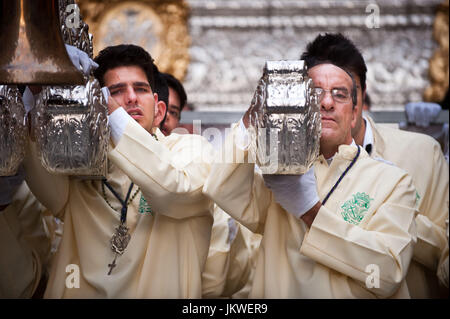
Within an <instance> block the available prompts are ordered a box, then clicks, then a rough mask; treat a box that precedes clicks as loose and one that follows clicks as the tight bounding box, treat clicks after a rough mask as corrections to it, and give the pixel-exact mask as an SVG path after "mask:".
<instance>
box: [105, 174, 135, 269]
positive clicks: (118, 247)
mask: <svg viewBox="0 0 450 319" xmlns="http://www.w3.org/2000/svg"><path fill="white" fill-rule="evenodd" d="M105 185H106V187H108V189H109V190H110V191H111V193H113V195H114V196H115V197H116V198H117V199H118V201H119V202H120V203H121V204H122V209H121V210H120V225H119V226H117V228H116V231H115V233H114V234H113V236H112V237H111V240H110V243H111V249H112V251H113V252H114V253H115V256H114V260H113V262H112V263H111V264H108V267H109V272H108V275H111V272H112V270H113V268H114V267H116V259H117V256H118V255H122V254H123V252H124V251H125V248H126V247H127V245H128V243H129V241H130V239H131V235H130V234H129V233H128V230H129V229H128V227H127V226H126V221H127V211H128V205H129V204H130V203H131V202H132V201H133V199H134V197H136V195H137V193H138V192H139V188H138V189H137V190H136V192H135V193H134V194H133V196H132V198H131V199H130V194H131V190H132V189H133V186H134V184H133V183H131V184H130V187H129V188H128V192H127V196H126V197H125V200H122V198H121V197H120V195H119V194H117V192H116V191H115V190H114V188H113V187H112V186H111V185H110V184H109V183H108V182H107V181H106V179H103V180H102V191H103V196H104V198H105V201H106V202H107V204H108V205H109V207H111V208H112V209H114V208H113V207H112V206H111V204H110V203H109V201H108V200H107V197H106V194H105ZM114 210H116V209H114Z"/></svg>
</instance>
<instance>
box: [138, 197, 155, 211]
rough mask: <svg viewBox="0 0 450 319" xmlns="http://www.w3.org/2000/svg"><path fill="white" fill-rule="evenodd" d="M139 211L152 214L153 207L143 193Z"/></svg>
mask: <svg viewBox="0 0 450 319" xmlns="http://www.w3.org/2000/svg"><path fill="white" fill-rule="evenodd" d="M139 213H140V214H150V215H151V214H152V213H153V212H152V208H151V207H150V205H149V204H148V203H147V200H146V199H145V198H144V196H142V194H141V200H140V201H139Z"/></svg>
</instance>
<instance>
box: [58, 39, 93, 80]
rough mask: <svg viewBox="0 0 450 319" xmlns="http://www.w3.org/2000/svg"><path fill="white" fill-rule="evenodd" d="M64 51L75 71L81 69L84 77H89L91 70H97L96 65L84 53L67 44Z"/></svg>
mask: <svg viewBox="0 0 450 319" xmlns="http://www.w3.org/2000/svg"><path fill="white" fill-rule="evenodd" d="M66 50H67V53H68V54H69V57H70V60H71V61H72V63H73V65H75V67H76V68H77V69H80V68H81V69H82V70H83V73H84V74H85V75H89V74H90V73H91V70H95V69H96V68H98V64H97V63H95V62H94V61H93V60H92V59H91V58H90V57H89V56H88V55H87V53H86V52H84V51H82V50H80V49H78V48H76V47H74V46H72V45H68V44H66Z"/></svg>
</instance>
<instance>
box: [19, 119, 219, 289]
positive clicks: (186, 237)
mask: <svg viewBox="0 0 450 319" xmlns="http://www.w3.org/2000/svg"><path fill="white" fill-rule="evenodd" d="M156 134H157V137H158V139H159V141H155V140H154V138H153V137H152V136H151V135H150V134H148V132H147V131H145V130H144V129H143V128H142V127H141V126H140V125H139V124H138V123H137V122H135V121H133V120H130V121H129V122H128V123H127V126H126V129H125V131H124V134H123V136H122V137H121V139H120V141H119V143H118V144H117V145H116V147H115V148H110V151H109V159H110V161H111V163H112V164H113V165H112V169H111V170H110V174H109V176H108V181H110V184H111V185H112V186H113V187H114V189H115V190H116V191H118V192H119V194H120V195H121V196H122V198H125V194H126V192H127V190H128V187H129V185H130V182H131V181H134V183H135V186H134V187H133V190H132V192H131V193H132V194H133V193H134V192H135V191H136V189H137V187H138V186H139V187H140V189H141V193H140V194H138V196H137V197H136V198H135V199H134V200H133V201H132V203H131V204H130V205H129V207H128V216H127V226H128V227H129V228H130V233H131V240H130V242H129V244H128V247H127V248H126V250H125V252H124V253H123V255H121V256H119V257H118V258H117V260H116V263H117V266H116V267H115V268H114V269H113V270H112V274H111V275H107V273H108V271H109V267H108V264H110V263H111V262H112V261H113V259H114V253H113V252H112V250H111V248H110V239H111V236H112V234H113V233H114V230H115V228H116V227H117V226H118V225H119V223H120V208H121V204H120V203H119V201H118V200H117V199H116V198H115V197H114V195H112V193H111V192H110V191H109V190H108V189H107V188H106V187H105V191H106V196H107V198H108V201H109V202H110V203H111V205H113V207H115V208H117V210H118V211H115V210H113V209H112V208H110V207H109V206H108V204H107V203H106V201H105V199H104V197H103V195H102V190H101V181H99V180H79V179H78V180H77V179H68V178H65V177H63V176H55V175H51V174H49V173H47V171H45V170H43V168H42V167H41V166H40V163H38V162H36V157H35V156H29V157H27V158H26V161H25V162H26V166H25V168H26V171H27V176H28V181H29V184H30V185H31V187H32V189H33V192H34V193H35V194H36V196H37V197H38V198H39V199H40V200H41V202H42V203H44V204H45V205H46V206H47V207H48V208H49V209H50V210H51V211H52V212H54V213H55V214H56V215H57V216H59V217H61V218H62V219H63V221H64V232H63V238H62V240H61V243H60V247H59V250H58V252H57V254H56V256H55V258H54V260H53V263H52V270H51V274H50V279H49V283H48V286H47V290H46V293H45V297H46V298H200V297H201V273H202V271H203V267H204V263H205V260H206V256H207V253H208V246H209V239H210V231H211V225H212V207H213V203H212V202H211V201H210V200H209V199H208V198H206V197H205V196H204V195H203V194H202V187H203V183H204V181H205V179H206V177H207V176H208V174H209V169H210V162H211V161H212V159H213V154H212V152H213V150H212V147H211V146H210V144H209V143H208V142H207V141H206V140H205V139H204V138H202V137H201V136H196V135H178V134H172V135H170V136H169V137H164V135H163V134H162V133H161V132H160V131H159V130H157V131H156ZM141 195H143V196H144V198H145V200H146V201H147V202H148V204H149V205H150V207H151V209H152V210H153V213H152V214H150V213H149V212H148V207H146V206H145V205H141V210H140V211H139V207H140V203H141V201H143V199H142V198H141ZM68 266H69V268H67V267H68ZM78 270H79V288H77V283H78V282H77V272H78Z"/></svg>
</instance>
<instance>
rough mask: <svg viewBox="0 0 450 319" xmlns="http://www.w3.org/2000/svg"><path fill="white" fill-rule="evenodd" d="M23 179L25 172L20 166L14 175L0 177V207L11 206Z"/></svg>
mask: <svg viewBox="0 0 450 319" xmlns="http://www.w3.org/2000/svg"><path fill="white" fill-rule="evenodd" d="M24 179H25V170H24V168H23V167H22V165H21V166H20V167H19V169H18V171H17V173H16V175H13V176H0V206H3V205H8V204H11V202H12V199H13V197H14V194H15V193H16V191H17V189H18V188H19V187H20V185H22V182H23V180H24Z"/></svg>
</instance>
